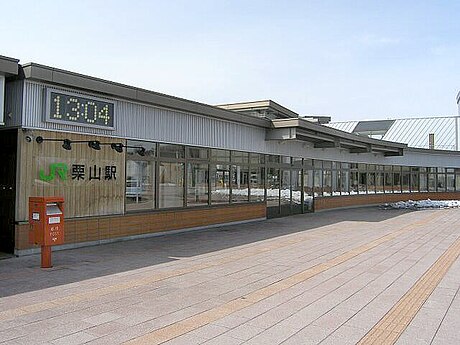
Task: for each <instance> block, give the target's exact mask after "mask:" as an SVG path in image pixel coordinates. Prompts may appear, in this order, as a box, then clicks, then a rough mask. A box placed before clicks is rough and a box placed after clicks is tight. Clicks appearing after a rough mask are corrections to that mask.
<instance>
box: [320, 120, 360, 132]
mask: <svg viewBox="0 0 460 345" xmlns="http://www.w3.org/2000/svg"><path fill="white" fill-rule="evenodd" d="M358 123H359V121H345V122H329V123H327V124H325V126H328V127H332V128H335V129H338V130H339V131H344V132H348V133H352V132H353V129H355V127H356V125H357V124H358Z"/></svg>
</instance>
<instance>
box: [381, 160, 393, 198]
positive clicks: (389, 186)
mask: <svg viewBox="0 0 460 345" xmlns="http://www.w3.org/2000/svg"><path fill="white" fill-rule="evenodd" d="M383 170H384V179H385V181H384V189H385V193H393V167H392V166H391V165H386V166H384V168H383Z"/></svg>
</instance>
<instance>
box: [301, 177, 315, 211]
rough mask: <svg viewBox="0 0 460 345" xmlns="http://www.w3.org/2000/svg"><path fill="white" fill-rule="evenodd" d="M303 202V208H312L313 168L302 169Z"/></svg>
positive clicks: (306, 209) (307, 209) (309, 209)
mask: <svg viewBox="0 0 460 345" xmlns="http://www.w3.org/2000/svg"><path fill="white" fill-rule="evenodd" d="M303 203H304V210H305V211H311V210H312V208H313V170H311V169H305V170H304V171H303Z"/></svg>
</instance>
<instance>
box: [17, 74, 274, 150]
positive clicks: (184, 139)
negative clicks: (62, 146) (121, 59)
mask: <svg viewBox="0 0 460 345" xmlns="http://www.w3.org/2000/svg"><path fill="white" fill-rule="evenodd" d="M45 87H46V85H45V84H42V83H37V82H32V81H26V82H25V88H24V120H23V126H24V127H28V128H42V129H48V130H57V131H69V132H75V133H85V134H96V135H104V136H115V137H122V138H131V139H144V140H154V141H160V142H171V143H180V144H187V145H199V146H208V147H222V148H229V149H234V150H250V151H263V150H265V143H264V142H265V129H264V128H258V127H251V126H248V125H242V124H237V123H233V122H229V121H223V120H218V119H213V118H210V117H205V116H201V115H196V114H190V113H183V112H179V111H174V110H170V109H163V108H159V107H154V106H148V105H144V104H138V103H133V102H128V101H125V100H120V99H113V98H111V99H113V100H115V101H116V102H117V103H116V108H115V109H116V115H115V116H116V117H115V130H114V131H111V130H105V129H98V128H88V127H81V126H73V125H64V124H58V123H50V122H45V121H44V120H43V119H44V112H45V104H44V103H45ZM49 87H52V88H53V89H58V90H62V91H69V92H73V93H76V94H82V95H88V94H87V93H80V92H76V91H75V90H72V89H67V88H58V87H55V86H49ZM94 96H95V97H101V95H99V94H98V95H94Z"/></svg>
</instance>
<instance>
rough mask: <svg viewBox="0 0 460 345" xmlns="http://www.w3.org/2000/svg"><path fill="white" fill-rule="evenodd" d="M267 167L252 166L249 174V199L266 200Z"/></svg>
mask: <svg viewBox="0 0 460 345" xmlns="http://www.w3.org/2000/svg"><path fill="white" fill-rule="evenodd" d="M264 175H265V169H264V168H263V167H257V166H255V167H253V166H251V170H250V175H249V191H250V197H249V201H264V200H265V176H264Z"/></svg>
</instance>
